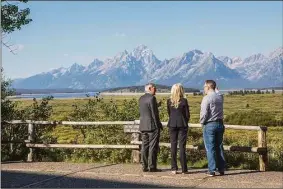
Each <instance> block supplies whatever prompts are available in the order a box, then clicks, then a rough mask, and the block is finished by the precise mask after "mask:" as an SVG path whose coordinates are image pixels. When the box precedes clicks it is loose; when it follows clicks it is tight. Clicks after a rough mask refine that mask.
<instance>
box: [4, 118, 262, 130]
mask: <svg viewBox="0 0 283 189" xmlns="http://www.w3.org/2000/svg"><path fill="white" fill-rule="evenodd" d="M6 123H10V124H29V123H33V124H37V125H135V126H136V127H138V125H139V123H140V121H139V120H134V121H32V120H24V121H23V120H12V121H8V122H6ZM162 125H163V126H167V122H162ZM189 127H190V128H202V126H201V124H194V123H190V124H189ZM225 128H226V129H238V130H256V131H259V130H264V129H266V127H263V126H262V127H260V126H246V125H226V124H225Z"/></svg>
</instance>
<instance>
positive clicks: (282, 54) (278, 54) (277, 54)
mask: <svg viewBox="0 0 283 189" xmlns="http://www.w3.org/2000/svg"><path fill="white" fill-rule="evenodd" d="M269 57H270V58H274V57H283V47H279V48H277V49H276V50H275V51H273V52H271V53H270V54H269Z"/></svg>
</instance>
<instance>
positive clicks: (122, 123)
mask: <svg viewBox="0 0 283 189" xmlns="http://www.w3.org/2000/svg"><path fill="white" fill-rule="evenodd" d="M4 123H10V124H30V123H31V124H37V125H135V124H137V123H136V121H33V120H24V121H23V120H12V121H6V122H4Z"/></svg>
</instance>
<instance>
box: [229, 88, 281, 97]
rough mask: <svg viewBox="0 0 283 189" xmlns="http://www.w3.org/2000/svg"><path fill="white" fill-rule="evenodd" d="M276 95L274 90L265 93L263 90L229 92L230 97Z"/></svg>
mask: <svg viewBox="0 0 283 189" xmlns="http://www.w3.org/2000/svg"><path fill="white" fill-rule="evenodd" d="M271 93H272V94H275V90H274V89H272V91H271V92H270V91H269V90H266V91H265V92H264V91H261V90H259V89H258V90H257V91H255V90H240V91H229V92H228V95H242V96H244V95H248V94H271Z"/></svg>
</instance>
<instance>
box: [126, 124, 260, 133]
mask: <svg viewBox="0 0 283 189" xmlns="http://www.w3.org/2000/svg"><path fill="white" fill-rule="evenodd" d="M162 125H163V126H167V122H166V124H165V123H164V122H162ZM189 128H202V126H201V125H200V124H192V123H190V124H189ZM225 129H235V130H255V131H259V130H261V129H262V127H260V126H244V125H225ZM124 132H125V133H137V132H139V125H124Z"/></svg>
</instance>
